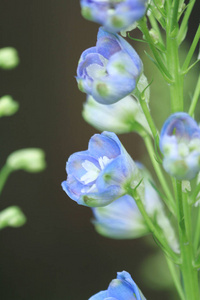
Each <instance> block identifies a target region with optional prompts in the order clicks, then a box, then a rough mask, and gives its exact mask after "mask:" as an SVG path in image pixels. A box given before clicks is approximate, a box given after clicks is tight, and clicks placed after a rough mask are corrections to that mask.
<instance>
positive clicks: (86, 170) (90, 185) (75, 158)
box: [62, 132, 143, 206]
mask: <svg viewBox="0 0 200 300" xmlns="http://www.w3.org/2000/svg"><path fill="white" fill-rule="evenodd" d="M66 171H67V174H68V176H67V180H66V181H64V182H63V183H62V188H63V190H64V191H65V192H66V193H67V195H68V196H69V197H70V198H71V199H73V200H75V201H76V202H77V203H78V204H82V205H85V206H105V205H107V204H109V203H111V202H112V201H114V200H116V199H118V198H119V197H121V196H122V195H124V194H126V193H127V192H126V189H127V186H130V185H132V186H133V188H134V186H136V185H137V184H138V182H139V181H140V180H141V175H140V171H139V170H138V168H137V166H136V164H135V163H134V161H133V160H132V159H131V157H130V156H129V154H128V153H127V152H126V150H125V149H124V147H123V146H122V144H121V142H120V141H119V139H118V138H117V136H116V135H115V134H114V133H111V132H103V133H102V134H95V135H94V136H93V137H92V138H91V139H90V141H89V145H88V150H86V151H81V152H77V153H74V154H72V155H71V156H70V157H69V160H68V162H67V166H66ZM138 191H139V192H141V194H142V193H143V185H142V184H141V185H140V187H139V188H138Z"/></svg>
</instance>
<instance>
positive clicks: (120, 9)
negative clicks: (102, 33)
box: [81, 0, 147, 32]
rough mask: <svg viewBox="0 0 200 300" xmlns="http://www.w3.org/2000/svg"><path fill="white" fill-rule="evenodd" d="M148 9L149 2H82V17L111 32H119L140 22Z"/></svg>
mask: <svg viewBox="0 0 200 300" xmlns="http://www.w3.org/2000/svg"><path fill="white" fill-rule="evenodd" d="M146 7H147V0H81V12H82V15H83V16H84V17H85V18H86V19H88V20H91V21H94V22H97V23H99V24H101V25H103V26H104V27H105V28H106V30H108V31H110V32H119V31H121V30H122V29H125V28H127V27H128V26H129V25H132V24H133V23H135V22H136V21H138V20H139V19H140V18H142V17H143V16H144V14H145V11H146Z"/></svg>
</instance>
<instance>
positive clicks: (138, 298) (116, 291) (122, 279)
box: [89, 271, 146, 300]
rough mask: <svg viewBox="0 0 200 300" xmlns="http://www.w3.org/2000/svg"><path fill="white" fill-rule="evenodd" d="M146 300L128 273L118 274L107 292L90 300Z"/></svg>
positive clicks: (98, 294)
mask: <svg viewBox="0 0 200 300" xmlns="http://www.w3.org/2000/svg"><path fill="white" fill-rule="evenodd" d="M107 299H109V300H145V299H146V298H145V297H144V296H143V294H142V292H141V291H140V289H139V288H138V286H137V285H136V284H135V282H134V281H133V279H132V278H131V275H130V274H129V273H128V272H126V271H122V272H117V278H116V279H113V280H112V281H111V283H110V284H109V286H108V289H107V290H106V291H101V292H99V293H97V294H95V295H94V296H92V297H90V298H89V300H107Z"/></svg>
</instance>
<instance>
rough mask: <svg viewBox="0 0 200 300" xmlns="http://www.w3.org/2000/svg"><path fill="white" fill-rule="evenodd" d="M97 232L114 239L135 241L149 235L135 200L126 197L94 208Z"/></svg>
mask: <svg viewBox="0 0 200 300" xmlns="http://www.w3.org/2000/svg"><path fill="white" fill-rule="evenodd" d="M92 210H93V214H94V217H95V219H94V220H93V224H94V226H95V229H96V231H97V232H98V233H99V234H101V235H103V236H106V237H109V238H112V239H133V238H137V237H140V236H143V235H145V234H147V233H149V229H148V227H147V226H146V223H145V221H144V218H143V216H142V215H141V213H140V211H139V209H138V207H137V204H136V203H135V201H134V199H133V198H132V197H131V196H129V195H125V196H123V197H121V198H119V199H117V200H115V201H113V202H112V203H110V204H109V205H106V206H104V207H94V208H93V209H92Z"/></svg>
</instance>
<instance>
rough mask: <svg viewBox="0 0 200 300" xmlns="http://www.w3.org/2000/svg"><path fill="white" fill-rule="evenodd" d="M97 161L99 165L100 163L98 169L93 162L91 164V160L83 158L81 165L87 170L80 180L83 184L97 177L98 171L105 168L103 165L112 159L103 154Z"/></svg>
mask: <svg viewBox="0 0 200 300" xmlns="http://www.w3.org/2000/svg"><path fill="white" fill-rule="evenodd" d="M98 161H99V165H100V169H99V168H98V167H97V166H95V164H93V163H92V162H91V161H89V160H85V161H84V162H83V163H82V167H83V168H84V169H85V170H86V171H87V172H86V173H85V174H84V175H83V176H82V177H81V181H82V182H83V183H84V184H88V183H90V182H93V181H95V180H96V179H97V177H98V176H99V173H100V172H101V171H102V170H103V169H104V168H105V166H106V165H107V164H108V163H109V162H110V161H112V159H110V158H108V157H107V156H103V157H100V158H99V159H98Z"/></svg>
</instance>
